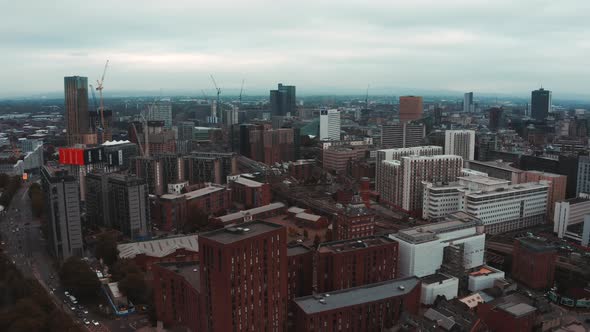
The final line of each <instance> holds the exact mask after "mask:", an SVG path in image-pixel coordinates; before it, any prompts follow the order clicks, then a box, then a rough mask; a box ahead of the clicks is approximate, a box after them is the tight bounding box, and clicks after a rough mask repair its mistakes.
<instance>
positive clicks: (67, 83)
mask: <svg viewBox="0 0 590 332" xmlns="http://www.w3.org/2000/svg"><path fill="white" fill-rule="evenodd" d="M64 91H65V105H66V110H65V118H66V119H65V120H66V130H67V132H66V135H67V143H68V145H69V146H72V145H75V144H80V143H83V142H84V135H85V134H88V131H89V127H90V120H89V113H88V78H87V77H82V76H67V77H64Z"/></svg>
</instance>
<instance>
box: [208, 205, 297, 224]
mask: <svg viewBox="0 0 590 332" xmlns="http://www.w3.org/2000/svg"><path fill="white" fill-rule="evenodd" d="M284 207H285V204H283V203H270V204H268V205H264V206H259V207H255V208H253V209H250V210H246V211H239V212H235V213H231V214H226V215H225V216H221V217H219V218H218V219H219V220H220V221H221V222H222V223H224V224H225V223H228V222H231V221H235V220H238V219H242V218H244V217H245V216H247V215H250V216H254V215H257V214H259V213H264V212H267V211H272V210H277V209H282V208H284Z"/></svg>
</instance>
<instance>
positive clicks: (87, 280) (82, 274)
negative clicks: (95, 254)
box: [59, 256, 100, 299]
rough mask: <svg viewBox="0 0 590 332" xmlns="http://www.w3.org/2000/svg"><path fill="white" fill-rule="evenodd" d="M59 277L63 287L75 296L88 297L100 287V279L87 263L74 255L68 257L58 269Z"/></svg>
mask: <svg viewBox="0 0 590 332" xmlns="http://www.w3.org/2000/svg"><path fill="white" fill-rule="evenodd" d="M59 277H60V279H61V281H62V285H63V286H64V288H65V289H67V290H69V291H70V292H71V293H73V294H74V295H75V296H76V297H79V298H81V299H90V298H92V297H95V296H96V294H97V293H98V291H99V289H100V281H99V280H98V277H97V276H96V273H94V271H92V270H91V269H90V267H89V266H88V264H86V262H84V261H83V260H81V259H80V258H78V257H76V256H72V257H70V258H68V259H67V260H66V261H65V262H64V263H63V265H62V266H61V269H60V271H59Z"/></svg>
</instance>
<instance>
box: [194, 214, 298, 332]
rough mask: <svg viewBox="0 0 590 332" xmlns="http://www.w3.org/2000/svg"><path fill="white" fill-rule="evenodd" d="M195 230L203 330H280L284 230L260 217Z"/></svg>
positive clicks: (283, 299) (282, 325) (282, 322)
mask: <svg viewBox="0 0 590 332" xmlns="http://www.w3.org/2000/svg"><path fill="white" fill-rule="evenodd" d="M240 226H241V227H228V228H224V229H220V230H216V231H212V232H208V233H202V234H200V236H199V255H200V264H201V276H200V278H201V282H200V285H201V295H202V303H203V308H204V310H203V312H202V314H201V317H203V322H202V326H203V331H211V332H217V331H219V332H225V331H284V330H285V329H286V321H287V293H288V291H287V264H288V259H287V231H286V229H285V228H284V227H282V226H280V225H276V224H272V223H267V222H263V221H254V222H246V223H243V224H241V225H240Z"/></svg>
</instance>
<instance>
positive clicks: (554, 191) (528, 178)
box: [522, 171, 567, 222]
mask: <svg viewBox="0 0 590 332" xmlns="http://www.w3.org/2000/svg"><path fill="white" fill-rule="evenodd" d="M541 180H545V181H548V182H549V190H548V191H547V221H548V222H551V221H552V220H553V217H554V216H553V214H554V213H555V202H560V201H563V200H565V192H566V185H567V176H566V175H560V174H553V173H546V172H539V171H526V172H523V174H522V182H539V181H541Z"/></svg>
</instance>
